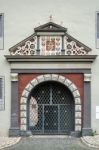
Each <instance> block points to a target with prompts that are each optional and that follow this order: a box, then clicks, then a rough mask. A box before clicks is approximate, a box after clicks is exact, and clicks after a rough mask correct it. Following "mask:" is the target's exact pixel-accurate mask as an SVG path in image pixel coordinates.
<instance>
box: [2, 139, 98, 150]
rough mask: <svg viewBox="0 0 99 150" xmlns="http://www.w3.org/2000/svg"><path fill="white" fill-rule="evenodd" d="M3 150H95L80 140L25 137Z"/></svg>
mask: <svg viewBox="0 0 99 150" xmlns="http://www.w3.org/2000/svg"><path fill="white" fill-rule="evenodd" d="M4 150H95V148H89V147H88V146H86V145H84V144H83V143H82V142H81V139H80V138H74V137H70V136H65V137H52V136H51V137H49V136H48V137H39V136H38V137H33V136H32V137H27V138H22V139H21V140H20V142H19V143H18V144H16V145H13V146H11V147H9V148H5V149H4Z"/></svg>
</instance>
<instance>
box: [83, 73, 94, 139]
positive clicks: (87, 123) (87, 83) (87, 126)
mask: <svg viewBox="0 0 99 150" xmlns="http://www.w3.org/2000/svg"><path fill="white" fill-rule="evenodd" d="M91 134H92V129H91V74H84V107H83V128H82V136H87V135H91Z"/></svg>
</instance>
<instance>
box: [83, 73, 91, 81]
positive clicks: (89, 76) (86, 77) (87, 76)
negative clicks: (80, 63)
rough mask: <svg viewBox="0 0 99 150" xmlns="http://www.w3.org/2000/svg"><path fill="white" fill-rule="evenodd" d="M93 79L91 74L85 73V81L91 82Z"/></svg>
mask: <svg viewBox="0 0 99 150" xmlns="http://www.w3.org/2000/svg"><path fill="white" fill-rule="evenodd" d="M90 81H91V74H84V82H90Z"/></svg>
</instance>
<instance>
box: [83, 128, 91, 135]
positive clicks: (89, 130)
mask: <svg viewBox="0 0 99 150" xmlns="http://www.w3.org/2000/svg"><path fill="white" fill-rule="evenodd" d="M82 136H92V129H91V128H82Z"/></svg>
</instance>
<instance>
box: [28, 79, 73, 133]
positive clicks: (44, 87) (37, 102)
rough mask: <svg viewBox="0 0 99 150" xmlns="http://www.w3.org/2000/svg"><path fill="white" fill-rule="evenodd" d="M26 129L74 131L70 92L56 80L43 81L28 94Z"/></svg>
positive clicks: (50, 131) (52, 131) (48, 131)
mask: <svg viewBox="0 0 99 150" xmlns="http://www.w3.org/2000/svg"><path fill="white" fill-rule="evenodd" d="M28 129H29V130H31V131H32V133H33V134H68V133H70V131H74V101H73V96H72V94H71V92H70V91H69V90H68V88H66V87H65V86H64V85H62V84H60V83H57V82H45V83H42V84H40V85H39V86H37V87H36V88H35V89H33V91H32V92H31V94H30V100H29V103H28Z"/></svg>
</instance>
